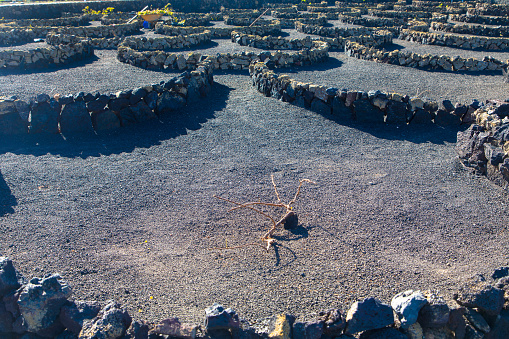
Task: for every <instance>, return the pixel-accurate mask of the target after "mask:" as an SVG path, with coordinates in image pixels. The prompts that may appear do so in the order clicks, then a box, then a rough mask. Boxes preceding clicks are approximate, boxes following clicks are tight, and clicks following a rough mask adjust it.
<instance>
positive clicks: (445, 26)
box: [431, 22, 509, 37]
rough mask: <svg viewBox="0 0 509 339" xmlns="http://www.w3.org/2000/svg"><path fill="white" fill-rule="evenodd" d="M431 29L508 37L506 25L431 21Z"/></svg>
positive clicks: (508, 29) (508, 32)
mask: <svg viewBox="0 0 509 339" xmlns="http://www.w3.org/2000/svg"><path fill="white" fill-rule="evenodd" d="M431 29H433V30H434V31H439V32H448V33H458V34H472V35H479V36H487V37H509V27H508V26H498V27H489V26H482V25H478V26H472V25H461V24H451V23H441V22H432V23H431Z"/></svg>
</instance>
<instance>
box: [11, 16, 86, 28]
mask: <svg viewBox="0 0 509 339" xmlns="http://www.w3.org/2000/svg"><path fill="white" fill-rule="evenodd" d="M88 22H89V17H87V16H85V15H80V16H73V17H64V18H56V19H19V20H16V21H14V24H15V26H30V27H35V26H51V27H56V26H84V25H86V24H88Z"/></svg>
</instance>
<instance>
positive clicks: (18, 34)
mask: <svg viewBox="0 0 509 339" xmlns="http://www.w3.org/2000/svg"><path fill="white" fill-rule="evenodd" d="M35 37H36V34H35V32H34V31H33V30H31V29H24V28H9V29H6V30H5V31H0V46H13V45H21V44H26V43H27V42H32V41H34V38H35Z"/></svg>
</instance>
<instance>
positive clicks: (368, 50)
mask: <svg viewBox="0 0 509 339" xmlns="http://www.w3.org/2000/svg"><path fill="white" fill-rule="evenodd" d="M345 53H346V54H347V55H348V56H350V57H354V58H357V59H363V60H372V61H376V62H381V63H387V64H393V65H400V66H406V67H419V68H425V69H443V70H446V71H452V72H454V71H465V72H479V71H500V70H505V69H507V68H508V66H509V60H507V61H501V60H498V59H495V58H493V57H489V56H485V57H484V58H483V59H482V60H478V59H474V58H462V57H460V56H455V57H451V56H447V55H432V54H418V53H413V52H409V51H399V50H395V51H391V52H387V51H385V50H380V49H377V48H374V47H367V46H364V45H361V44H359V43H356V42H353V41H347V43H346V45H345Z"/></svg>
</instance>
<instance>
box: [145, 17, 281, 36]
mask: <svg viewBox="0 0 509 339" xmlns="http://www.w3.org/2000/svg"><path fill="white" fill-rule="evenodd" d="M207 30H208V31H210V32H211V33H212V37H214V38H230V37H231V34H232V32H233V31H237V32H242V33H245V34H254V35H268V34H277V33H280V32H281V25H280V24H279V22H277V21H276V22H273V23H271V24H269V25H264V26H259V25H254V26H251V27H246V26H232V27H208V26H203V27H202V26H200V27H191V26H184V27H180V26H169V25H165V24H163V23H161V22H160V23H157V24H156V26H155V32H156V33H157V34H163V35H171V36H176V35H189V34H196V33H203V32H205V31H207Z"/></svg>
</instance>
